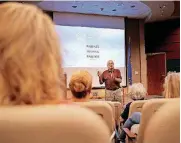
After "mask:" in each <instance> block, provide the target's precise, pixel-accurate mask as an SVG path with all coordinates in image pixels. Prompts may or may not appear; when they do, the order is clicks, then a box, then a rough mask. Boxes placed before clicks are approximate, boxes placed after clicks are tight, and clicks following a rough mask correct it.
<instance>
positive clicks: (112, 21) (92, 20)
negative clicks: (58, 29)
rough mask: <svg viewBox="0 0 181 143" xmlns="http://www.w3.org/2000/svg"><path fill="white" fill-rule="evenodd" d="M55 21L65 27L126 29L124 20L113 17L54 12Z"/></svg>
mask: <svg viewBox="0 0 181 143" xmlns="http://www.w3.org/2000/svg"><path fill="white" fill-rule="evenodd" d="M53 21H54V22H55V24H57V25H64V26H83V27H84V26H85V27H97V28H113V29H124V27H125V23H124V18H122V17H111V16H99V15H85V14H73V13H58V12H54V13H53Z"/></svg>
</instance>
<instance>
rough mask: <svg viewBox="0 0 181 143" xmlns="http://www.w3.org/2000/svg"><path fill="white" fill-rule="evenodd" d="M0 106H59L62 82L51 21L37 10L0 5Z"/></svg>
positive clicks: (53, 27)
mask: <svg viewBox="0 0 181 143" xmlns="http://www.w3.org/2000/svg"><path fill="white" fill-rule="evenodd" d="M0 19H1V22H0V93H1V94H0V105H37V104H59V103H61V101H63V100H64V99H65V98H64V95H63V93H64V92H63V89H64V88H65V85H64V82H63V81H62V80H61V76H62V77H63V70H62V67H61V55H60V54H59V53H60V52H59V51H60V45H59V41H58V37H57V34H56V31H55V26H54V24H53V22H52V20H51V19H50V18H49V17H48V16H47V15H46V14H45V13H43V11H42V10H40V9H39V8H37V7H35V6H33V5H29V4H21V3H15V2H14V3H13V2H8V3H3V4H0Z"/></svg>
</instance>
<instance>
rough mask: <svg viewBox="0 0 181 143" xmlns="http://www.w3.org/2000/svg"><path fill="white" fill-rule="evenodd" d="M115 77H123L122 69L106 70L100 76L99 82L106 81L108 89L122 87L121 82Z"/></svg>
mask: <svg viewBox="0 0 181 143" xmlns="http://www.w3.org/2000/svg"><path fill="white" fill-rule="evenodd" d="M115 78H120V79H122V77H121V72H120V70H118V69H114V70H113V71H112V72H111V71H109V70H106V71H104V72H103V73H102V75H101V76H100V77H99V82H100V84H103V83H104V82H105V88H106V89H108V90H116V89H118V88H120V83H119V82H117V81H115Z"/></svg>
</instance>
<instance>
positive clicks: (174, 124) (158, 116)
mask: <svg viewBox="0 0 181 143" xmlns="http://www.w3.org/2000/svg"><path fill="white" fill-rule="evenodd" d="M143 143H180V100H179V99H178V100H176V101H175V102H171V103H170V102H168V103H166V104H164V105H163V106H162V107H160V108H159V110H158V111H157V112H156V113H155V114H154V115H153V117H152V118H151V119H150V121H149V123H148V125H147V127H146V130H145V135H144V139H143Z"/></svg>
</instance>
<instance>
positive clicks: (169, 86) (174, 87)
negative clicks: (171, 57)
mask: <svg viewBox="0 0 181 143" xmlns="http://www.w3.org/2000/svg"><path fill="white" fill-rule="evenodd" d="M163 87H164V92H163V94H164V97H165V98H180V73H175V72H169V73H168V75H167V76H166V78H165V82H164V85H163ZM140 119H141V113H140V112H134V113H133V114H132V115H131V116H130V117H129V118H128V119H127V120H126V122H125V123H124V125H123V128H128V129H131V127H132V126H133V125H134V124H139V123H140ZM120 138H121V142H120V143H125V138H126V133H125V132H124V131H122V132H121V135H120Z"/></svg>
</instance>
